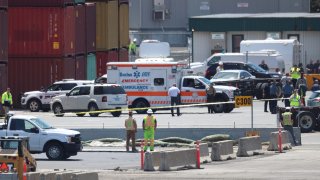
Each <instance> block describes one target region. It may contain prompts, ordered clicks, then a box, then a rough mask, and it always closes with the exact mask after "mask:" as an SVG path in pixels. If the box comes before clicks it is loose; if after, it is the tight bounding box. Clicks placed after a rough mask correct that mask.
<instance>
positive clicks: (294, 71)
mask: <svg viewBox="0 0 320 180" xmlns="http://www.w3.org/2000/svg"><path fill="white" fill-rule="evenodd" d="M300 76H301V74H300V68H291V77H292V78H293V79H299V78H300Z"/></svg>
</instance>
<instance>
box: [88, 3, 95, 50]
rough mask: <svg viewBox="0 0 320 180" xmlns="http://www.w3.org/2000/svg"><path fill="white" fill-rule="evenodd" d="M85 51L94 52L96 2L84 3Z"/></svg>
mask: <svg viewBox="0 0 320 180" xmlns="http://www.w3.org/2000/svg"><path fill="white" fill-rule="evenodd" d="M86 38H87V39H86V44H87V45H86V46H87V47H86V51H87V53H92V52H96V4H95V3H86Z"/></svg>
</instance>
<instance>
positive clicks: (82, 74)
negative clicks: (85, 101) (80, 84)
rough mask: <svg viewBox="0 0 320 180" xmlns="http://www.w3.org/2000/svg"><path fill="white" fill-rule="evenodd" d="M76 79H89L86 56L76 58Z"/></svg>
mask: <svg viewBox="0 0 320 180" xmlns="http://www.w3.org/2000/svg"><path fill="white" fill-rule="evenodd" d="M75 72H76V79H79V80H85V79H86V78H87V65H86V56H84V55H81V56H76V67H75Z"/></svg>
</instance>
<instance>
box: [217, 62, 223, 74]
mask: <svg viewBox="0 0 320 180" xmlns="http://www.w3.org/2000/svg"><path fill="white" fill-rule="evenodd" d="M223 70H224V69H223V62H222V61H219V66H218V67H217V68H216V73H218V72H220V71H223Z"/></svg>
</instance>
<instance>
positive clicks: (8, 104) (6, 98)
mask: <svg viewBox="0 0 320 180" xmlns="http://www.w3.org/2000/svg"><path fill="white" fill-rule="evenodd" d="M1 104H2V107H3V109H4V113H5V119H7V114H8V112H9V111H10V108H12V104H13V101H12V94H11V92H10V88H9V87H8V88H7V91H5V92H4V93H3V94H2V96H1Z"/></svg>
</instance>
